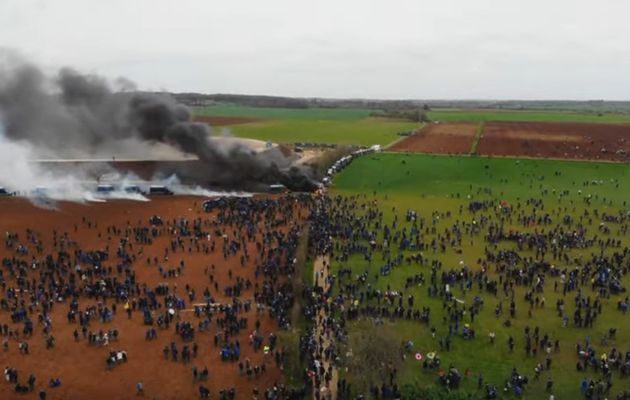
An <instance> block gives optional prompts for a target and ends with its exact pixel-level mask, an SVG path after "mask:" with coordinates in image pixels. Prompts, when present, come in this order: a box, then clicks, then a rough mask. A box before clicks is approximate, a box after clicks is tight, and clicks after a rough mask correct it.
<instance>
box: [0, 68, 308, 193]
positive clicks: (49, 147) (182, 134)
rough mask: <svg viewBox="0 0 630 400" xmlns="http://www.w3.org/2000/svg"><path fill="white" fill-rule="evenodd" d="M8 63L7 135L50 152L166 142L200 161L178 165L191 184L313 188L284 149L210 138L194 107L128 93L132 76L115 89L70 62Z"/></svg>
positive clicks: (0, 90) (1, 94)
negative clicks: (55, 68)
mask: <svg viewBox="0 0 630 400" xmlns="http://www.w3.org/2000/svg"><path fill="white" fill-rule="evenodd" d="M4 64H6V65H0V121H1V122H2V124H3V125H4V134H5V136H6V137H7V138H8V139H10V140H12V141H21V142H27V143H29V144H30V145H31V146H33V147H34V148H36V149H38V150H40V151H41V152H42V153H44V154H47V155H49V156H55V157H73V156H82V157H85V156H89V155H94V154H103V153H104V150H105V151H108V150H111V152H112V153H113V154H116V153H115V152H117V151H123V150H124V151H127V152H128V150H129V148H130V147H134V146H139V147H141V146H142V145H147V144H155V143H161V144H167V145H170V146H173V147H175V148H177V149H178V150H180V151H182V152H184V153H189V154H193V155H195V156H197V157H198V159H199V160H200V163H201V167H199V165H197V166H196V167H194V168H191V167H185V166H183V167H181V168H178V170H177V171H175V172H177V173H178V175H179V176H180V178H181V179H182V180H183V181H185V182H186V181H188V182H190V183H196V184H200V185H210V184H212V185H217V186H222V187H228V188H240V189H252V188H256V187H260V184H271V183H278V182H280V183H283V184H285V185H286V186H287V187H289V188H291V189H294V190H312V189H313V188H314V183H313V181H312V179H311V177H310V176H309V175H308V174H307V173H306V171H305V170H303V169H301V168H296V167H290V166H288V165H283V163H282V162H280V161H282V160H281V159H280V158H279V156H278V152H276V153H275V154H276V155H274V152H262V153H256V152H255V151H253V150H252V149H251V148H249V147H248V146H245V145H243V144H241V143H238V142H229V143H225V142H224V141H221V140H218V139H217V138H215V137H212V132H211V129H210V127H209V126H208V125H206V124H201V123H195V122H193V121H192V115H191V112H190V110H189V109H188V108H187V107H185V106H183V105H181V104H178V103H177V102H176V101H175V100H174V99H173V98H172V97H171V96H169V95H166V94H155V93H144V92H136V91H130V88H131V89H133V86H132V85H131V84H130V83H129V81H126V80H120V81H118V82H117V84H118V85H119V86H121V87H120V88H115V87H114V88H113V87H112V85H110V84H108V82H107V81H106V80H105V79H103V78H101V77H99V76H95V75H84V74H81V73H79V72H77V71H75V70H73V69H70V68H63V69H61V70H60V71H59V72H58V73H57V74H56V75H55V76H54V77H48V76H46V75H45V74H44V73H43V72H42V71H41V70H40V69H39V68H37V67H35V66H34V65H32V64H28V63H24V62H19V63H15V62H12V63H9V64H7V63H4ZM139 151H142V149H141V148H140V149H139ZM198 164H199V163H198Z"/></svg>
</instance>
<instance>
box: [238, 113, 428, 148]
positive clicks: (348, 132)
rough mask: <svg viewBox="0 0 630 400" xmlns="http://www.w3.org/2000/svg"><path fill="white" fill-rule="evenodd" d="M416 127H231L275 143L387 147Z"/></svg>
mask: <svg viewBox="0 0 630 400" xmlns="http://www.w3.org/2000/svg"><path fill="white" fill-rule="evenodd" d="M418 126H419V125H418V124H415V123H411V122H404V121H402V122H401V121H392V120H385V119H376V118H365V119H359V120H354V121H347V120H291V119H290V120H269V121H264V122H255V123H251V124H243V125H234V126H230V127H229V128H230V131H231V132H232V133H233V134H234V135H235V136H238V137H246V138H252V139H259V140H265V141H267V140H271V141H273V142H276V143H295V142H310V143H334V144H342V145H360V146H370V145H373V144H380V145H383V146H384V145H387V144H389V143H391V142H393V141H395V140H396V139H398V138H399V137H400V136H398V135H397V133H398V132H406V131H410V130H413V129H415V128H417V127H418Z"/></svg>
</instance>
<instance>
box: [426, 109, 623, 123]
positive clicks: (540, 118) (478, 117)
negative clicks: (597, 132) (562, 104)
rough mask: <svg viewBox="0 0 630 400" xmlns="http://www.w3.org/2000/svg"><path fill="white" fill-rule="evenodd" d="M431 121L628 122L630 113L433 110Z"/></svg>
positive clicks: (430, 113)
mask: <svg viewBox="0 0 630 400" xmlns="http://www.w3.org/2000/svg"><path fill="white" fill-rule="evenodd" d="M428 115H429V118H430V119H431V120H432V121H443V122H491V121H502V122H593V123H602V124H605V123H610V124H622V123H630V114H608V113H607V114H602V115H601V116H599V115H598V114H595V113H577V112H563V111H512V110H510V111H507V110H506V111H500V110H434V111H430V112H429V113H428Z"/></svg>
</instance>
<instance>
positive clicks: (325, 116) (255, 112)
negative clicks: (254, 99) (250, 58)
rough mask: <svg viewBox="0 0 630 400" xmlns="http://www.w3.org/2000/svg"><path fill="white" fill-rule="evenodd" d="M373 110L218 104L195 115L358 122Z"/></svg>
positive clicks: (196, 111)
mask: <svg viewBox="0 0 630 400" xmlns="http://www.w3.org/2000/svg"><path fill="white" fill-rule="evenodd" d="M372 111H373V110H368V109H361V108H275V107H274V108H272V107H248V106H240V105H236V104H217V105H214V106H207V107H196V108H195V109H194V114H195V115H203V116H208V117H250V118H264V119H283V120H327V121H356V120H358V119H362V118H367V117H369V115H370V113H371V112H372Z"/></svg>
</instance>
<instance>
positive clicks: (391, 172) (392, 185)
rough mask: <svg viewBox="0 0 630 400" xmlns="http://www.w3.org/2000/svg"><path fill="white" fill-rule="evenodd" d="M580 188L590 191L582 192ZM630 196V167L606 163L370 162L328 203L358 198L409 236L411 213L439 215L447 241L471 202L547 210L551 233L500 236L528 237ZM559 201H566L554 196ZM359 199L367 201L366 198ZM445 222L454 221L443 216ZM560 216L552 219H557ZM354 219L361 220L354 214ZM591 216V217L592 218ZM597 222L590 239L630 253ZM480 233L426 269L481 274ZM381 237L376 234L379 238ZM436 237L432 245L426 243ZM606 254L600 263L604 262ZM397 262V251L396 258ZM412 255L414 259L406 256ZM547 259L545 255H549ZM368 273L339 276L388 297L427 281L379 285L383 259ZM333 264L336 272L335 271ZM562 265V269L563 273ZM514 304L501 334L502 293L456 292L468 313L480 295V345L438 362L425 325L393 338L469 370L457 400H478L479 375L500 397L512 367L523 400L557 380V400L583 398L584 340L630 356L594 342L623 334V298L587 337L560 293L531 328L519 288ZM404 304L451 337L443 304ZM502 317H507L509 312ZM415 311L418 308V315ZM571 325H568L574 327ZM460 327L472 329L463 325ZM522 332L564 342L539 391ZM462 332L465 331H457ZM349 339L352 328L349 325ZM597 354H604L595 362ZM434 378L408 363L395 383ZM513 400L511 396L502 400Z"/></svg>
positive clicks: (356, 264) (355, 259)
mask: <svg viewBox="0 0 630 400" xmlns="http://www.w3.org/2000/svg"><path fill="white" fill-rule="evenodd" d="M585 182H589V184H588V186H585ZM628 188H630V165H623V164H610V163H609V164H605V163H581V162H568V161H567V162H563V161H546V160H515V159H507V158H501V159H488V158H481V157H448V156H427V155H398V154H375V155H371V156H366V157H363V158H360V159H358V160H355V161H354V162H353V164H352V165H351V166H349V167H348V168H347V169H346V170H345V171H344V172H342V173H341V174H340V175H339V176H338V177H337V178H336V179H335V182H334V186H333V188H332V193H331V194H332V195H337V194H341V195H344V196H359V198H360V201H361V202H364V201H372V200H377V201H378V204H379V206H380V209H381V210H383V212H384V216H385V219H386V221H389V222H390V223H391V221H392V220H393V215H394V214H396V215H398V221H399V226H400V227H407V229H409V227H410V223H408V222H406V221H405V219H404V216H405V212H406V210H408V209H413V210H416V211H418V213H419V214H420V216H421V217H423V218H425V219H426V220H427V221H428V222H427V224H428V225H429V226H430V224H431V216H432V213H433V212H438V213H440V215H441V218H440V219H439V220H437V221H436V225H435V226H436V228H437V232H443V231H444V229H447V228H450V227H451V226H452V225H453V223H454V222H455V221H456V220H464V221H468V222H471V221H472V219H473V218H479V214H477V216H472V214H469V213H468V212H467V211H464V212H463V213H462V214H461V215H460V214H459V208H460V206H463V207H464V209H466V208H467V206H468V204H469V202H470V201H471V200H494V201H499V200H505V201H507V202H508V203H509V204H511V205H512V206H514V205H516V204H518V203H519V202H520V203H521V204H522V206H523V209H524V210H525V209H527V210H531V208H528V207H527V206H525V204H524V202H525V200H526V199H529V198H532V197H533V198H540V199H543V200H544V204H545V212H548V213H550V214H551V215H552V217H553V219H554V224H553V225H550V226H548V227H542V226H540V227H535V228H531V227H530V228H523V227H522V226H521V225H520V224H516V223H513V225H508V226H507V228H506V229H509V228H514V229H520V230H526V231H532V230H533V229H551V228H552V227H553V226H555V223H559V222H560V219H561V218H562V216H564V215H566V214H568V215H572V216H573V217H574V218H578V217H579V215H581V214H582V213H583V212H584V210H585V209H588V210H590V212H591V213H592V212H593V210H594V209H598V210H599V212H602V211H608V212H609V213H610V212H617V211H618V210H620V209H624V210H625V209H626V207H625V203H624V202H625V201H626V199H627V190H628ZM562 191H568V192H565V195H563V196H560V193H561V192H562ZM589 195H590V196H591V201H592V203H591V205H590V206H587V205H586V203H585V201H584V198H585V197H586V196H589ZM363 196H365V197H363ZM447 212H451V217H447V216H446V213H447ZM556 212H557V214H556ZM357 214H358V215H363V214H362V213H361V212H360V211H357ZM591 215H592V214H591ZM599 223H600V219H598V218H596V217H593V221H592V223H591V224H587V225H586V227H587V229H588V232H589V236H592V235H595V234H599V236H600V237H603V238H604V239H606V238H608V237H610V238H620V239H621V240H623V244H624V245H625V246H628V245H630V237H628V235H627V234H626V235H623V234H621V233H620V232H618V228H619V225H615V224H610V227H611V229H612V231H611V234H610V235H609V236H608V235H606V234H602V233H600V232H598V229H597V228H598V226H599ZM483 232H485V231H482V234H481V235H479V236H475V237H474V238H472V239H471V238H470V237H469V236H468V235H464V240H463V243H462V247H461V250H462V252H461V254H457V253H456V252H454V251H453V250H452V249H450V248H449V249H448V250H447V251H446V252H445V253H441V252H439V251H438V252H437V253H435V254H434V253H432V252H431V251H430V250H429V251H427V252H426V253H427V254H425V255H426V256H427V257H428V258H429V259H437V260H440V261H442V262H443V265H444V266H443V269H457V268H459V267H460V263H462V262H463V263H464V264H466V265H468V266H470V268H471V269H473V270H476V269H478V268H480V267H479V264H478V263H477V260H478V259H479V258H481V257H483V256H484V247H485V246H486V243H485V241H484V240H483V234H484V233H483ZM379 234H380V232H379ZM431 237H433V236H431V235H429V239H430V238H431ZM499 248H505V249H516V247H515V245H514V244H513V243H512V242H501V243H500V244H499ZM610 251H611V250H607V251H606V253H607V254H610ZM592 252H596V253H597V252H598V248H597V249H596V248H595V247H593V248H590V249H585V250H571V251H570V256H571V257H574V256H579V255H582V256H585V257H586V256H588V255H590V254H591V253H592ZM393 254H394V255H395V254H397V250H393ZM405 254H406V255H408V254H415V253H413V252H405ZM520 254H521V255H523V256H534V253H532V252H531V251H528V250H525V251H522V252H520ZM547 258H548V259H550V258H551V255H548V257H547ZM374 260H375V261H374V262H373V263H372V265H368V263H367V262H366V261H365V260H364V259H363V257H362V256H351V258H350V260H349V261H348V262H347V263H344V264H343V266H344V267H345V268H351V269H352V271H353V276H354V275H355V274H359V273H361V272H363V271H369V276H370V279H369V282H370V283H371V284H372V285H373V287H375V288H379V289H381V290H386V289H387V288H388V287H391V289H392V290H402V289H403V288H404V283H405V279H406V278H407V277H409V276H413V275H414V274H418V273H423V274H424V276H425V278H426V279H427V280H428V277H429V275H430V266H429V265H421V266H417V265H415V264H412V265H411V266H407V265H406V264H405V265H404V266H400V267H397V268H394V269H393V271H392V272H391V274H390V275H389V276H387V277H377V276H378V275H379V274H378V271H379V268H380V266H381V265H382V261H381V257H380V255H375V257H374ZM340 266H341V264H339V263H338V262H337V263H336V264H335V265H334V267H335V268H339V267H340ZM564 266H565V265H563V267H564ZM490 277H491V278H495V279H496V277H497V275H496V274H495V273H491V274H490ZM629 283H630V280H629V279H628V278H625V279H624V284H626V285H628V284H629ZM515 288H516V289H515V290H516V294H515V299H516V302H517V307H518V310H517V317H516V319H514V320H513V325H512V327H510V328H506V327H504V326H503V325H502V322H503V321H504V320H505V319H507V317H506V316H503V317H501V318H498V319H497V318H495V316H494V313H493V310H494V307H495V306H496V305H497V304H498V303H499V301H503V302H504V303H506V301H507V300H506V299H505V298H504V296H503V294H502V293H501V292H500V293H499V295H498V297H497V298H495V297H493V296H492V295H490V294H488V293H485V292H483V293H479V292H478V289H477V288H476V284H475V286H473V289H472V291H470V292H463V291H460V289H459V288H457V289H454V294H455V296H456V297H457V298H460V299H462V300H463V301H464V302H465V303H466V306H469V305H470V304H471V301H472V299H473V298H474V297H475V296H476V295H478V294H479V295H481V296H482V297H483V298H484V300H485V304H484V306H483V309H482V311H481V313H480V315H478V316H477V317H476V318H475V321H474V323H472V325H473V327H474V328H475V329H476V331H477V338H476V339H474V340H473V341H467V340H464V339H462V338H461V337H459V336H458V337H456V338H454V339H453V350H452V351H451V352H445V351H444V352H442V351H440V350H439V346H438V342H437V339H433V338H432V337H431V334H430V330H429V328H428V327H426V326H425V325H421V324H419V323H417V322H407V321H398V322H396V323H395V324H396V330H397V331H398V332H399V334H400V340H413V342H414V343H415V350H416V351H420V352H422V353H425V354H426V353H427V352H429V351H435V350H437V351H438V353H439V354H440V356H441V358H442V365H443V366H444V367H445V368H447V367H448V365H449V364H450V363H452V364H453V365H454V366H456V367H457V368H458V369H459V370H460V371H461V372H464V371H465V370H466V369H468V370H469V371H470V372H471V375H470V377H468V378H464V381H463V385H462V387H461V390H463V391H467V392H473V393H475V392H476V393H480V394H481V393H482V391H477V376H478V374H479V373H482V374H483V377H484V379H485V381H486V382H491V383H493V384H496V385H497V387H498V388H499V389H501V388H502V387H503V384H504V382H505V379H506V378H508V377H509V374H510V371H511V370H512V367H517V368H518V370H519V372H520V373H521V374H525V375H527V376H529V378H530V384H529V385H528V388H527V391H526V396H525V398H527V399H546V398H547V397H548V395H546V394H545V393H544V386H545V382H546V380H547V377H549V376H551V377H552V378H553V380H554V388H555V390H554V393H555V395H556V399H567V398H572V397H573V398H576V399H577V398H582V396H581V395H580V391H579V384H580V382H581V380H582V379H583V378H584V377H585V376H589V377H598V376H601V373H599V374H596V373H593V372H592V369H591V370H589V371H588V372H587V373H578V372H576V369H575V364H576V362H577V357H576V355H575V345H576V343H578V342H579V343H582V344H583V343H584V338H585V337H586V336H590V337H591V338H592V343H594V344H595V347H596V349H598V350H600V351H601V350H605V351H608V350H610V348H611V347H612V346H616V347H617V348H618V349H620V350H622V351H627V350H630V337H628V336H627V335H625V334H621V335H618V337H617V339H616V342H613V343H611V344H610V345H608V346H601V345H600V338H601V337H602V335H603V334H604V332H606V331H607V330H608V328H609V327H617V328H619V330H620V331H621V332H624V331H625V327H626V326H627V324H628V322H627V318H628V317H627V316H623V315H622V314H621V313H620V312H619V311H617V310H616V301H617V300H618V299H619V298H623V297H619V296H612V297H611V298H610V299H605V300H603V313H602V314H601V315H599V316H598V318H597V320H596V323H595V325H594V327H593V328H589V329H585V328H576V327H573V325H572V322H571V324H570V325H569V327H567V328H563V327H562V326H561V320H560V318H559V317H558V316H557V313H556V311H555V307H554V306H555V304H556V300H557V299H559V298H561V297H562V293H561V290H560V292H559V293H555V292H554V290H553V279H552V278H549V280H548V281H547V282H546V284H545V291H544V294H543V295H544V297H545V298H546V306H545V308H544V309H541V308H536V309H535V310H534V312H533V318H531V319H530V318H528V316H527V309H528V306H527V305H526V303H525V302H524V301H523V295H524V293H525V288H524V287H522V286H516V287H515ZM585 292H586V294H587V295H589V296H591V297H592V298H594V297H595V293H593V292H592V291H591V289H590V287H588V286H587V287H586V288H585ZM407 294H413V295H414V297H415V298H416V305H421V306H429V307H431V310H432V324H433V325H435V326H436V328H437V333H438V337H439V336H440V335H445V334H446V333H447V332H448V324H445V323H443V322H442V316H443V315H444V311H443V307H442V300H441V299H439V298H429V297H428V295H427V291H426V287H424V286H423V287H419V288H417V287H414V288H410V289H407V290H406V292H405V297H406V295H407ZM574 296H575V292H570V293H568V294H567V296H566V297H565V298H564V299H565V301H566V304H567V314H568V315H569V316H570V318H572V316H573V311H574V310H575V306H574V304H573V298H574ZM507 305H508V304H504V309H505V310H506V314H507V307H506V306H507ZM416 307H418V306H416ZM571 321H572V320H571ZM463 322H470V320H469V319H468V317H467V316H466V318H465V319H464V321H463ZM526 325H528V326H530V327H531V328H532V329H533V328H534V326H539V327H540V329H541V332H543V333H548V334H549V335H550V336H551V337H552V338H554V339H555V338H557V339H559V340H560V347H561V351H560V352H559V353H554V354H553V357H552V358H553V362H552V367H551V370H550V371H544V372H543V373H542V374H541V379H540V381H539V382H533V381H532V380H533V379H532V378H533V376H534V372H533V369H534V367H535V365H536V363H537V362H544V355H543V354H541V353H539V355H538V356H537V357H536V358H534V357H526V356H525V352H524V350H523V346H524V335H523V330H524V327H525V326H526ZM460 326H461V325H460ZM349 329H350V332H351V334H352V324H350V328H349ZM490 331H495V332H496V337H497V338H496V343H495V344H494V345H492V344H490V343H489V340H488V333H489V332H490ZM509 335H512V336H513V337H514V338H515V340H516V349H515V351H514V353H509V352H508V346H507V339H508V337H509ZM600 354H601V353H600ZM436 382H437V375H436V372H435V371H429V370H424V369H423V368H422V367H421V365H420V363H418V362H417V361H415V360H413V357H409V358H408V359H407V360H406V361H405V362H404V368H403V370H402V371H401V372H400V376H399V383H415V384H417V385H418V386H421V387H429V386H434V385H436ZM613 382H614V386H613V389H612V392H611V396H609V398H613V395H612V394H613V393H614V394H616V393H618V392H619V391H620V390H621V389H623V388H627V385H628V383H627V381H620V380H619V378H618V373H616V372H615V373H614V380H613ZM506 397H507V398H512V397H513V396H512V395H508V396H506Z"/></svg>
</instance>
